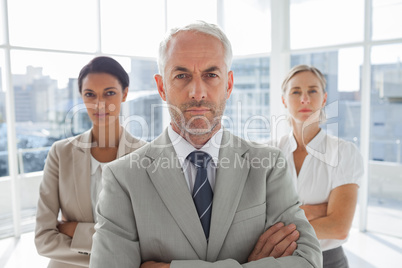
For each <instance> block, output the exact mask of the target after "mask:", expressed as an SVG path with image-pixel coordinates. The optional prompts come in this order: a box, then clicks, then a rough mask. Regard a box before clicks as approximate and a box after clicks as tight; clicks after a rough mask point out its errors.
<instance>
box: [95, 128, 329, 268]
mask: <svg viewBox="0 0 402 268" xmlns="http://www.w3.org/2000/svg"><path fill="white" fill-rule="evenodd" d="M258 146H259V147H262V145H255V144H254V145H253V144H250V143H247V142H246V141H244V140H242V139H240V138H238V137H236V136H234V135H232V134H230V133H229V132H228V131H224V134H223V138H222V145H221V149H220V153H219V165H218V170H217V174H216V185H215V188H214V200H213V205H212V219H211V229H210V236H209V242H208V243H207V241H206V239H205V235H204V233H203V229H202V226H201V223H200V221H199V218H198V215H197V211H196V209H195V206H194V203H193V200H192V197H191V194H190V192H189V190H188V187H187V184H186V181H185V177H184V174H183V172H182V169H181V166H180V163H179V161H178V159H177V155H176V152H175V150H174V148H173V146H172V144H171V141H170V139H169V136H168V133H167V131H165V132H164V133H163V134H162V135H161V136H160V137H158V138H157V139H156V140H155V141H153V142H152V143H150V144H148V145H146V146H144V147H142V148H140V149H139V150H137V151H136V152H134V153H131V154H130V155H128V157H127V158H126V159H125V160H122V161H116V162H113V163H111V164H109V165H107V168H106V169H105V170H104V173H103V183H104V185H103V190H102V192H101V196H100V198H99V203H98V206H97V214H98V223H97V224H96V226H95V229H96V232H95V234H94V237H93V241H94V242H93V249H92V255H91V261H90V267H94V268H95V267H96V268H99V267H107V268H110V267H119V268H124V267H127V268H128V267H131V268H133V267H139V266H140V265H141V263H142V262H145V261H149V260H153V261H162V262H171V267H230V268H233V267H321V266H322V256H321V251H320V246H319V243H318V240H317V238H316V236H315V232H314V230H313V228H312V227H311V225H310V224H309V222H308V221H307V219H306V218H305V216H304V212H303V210H301V209H300V208H299V205H300V204H299V203H298V201H297V195H296V192H295V189H294V186H293V184H292V180H291V177H290V173H289V172H288V168H287V164H286V160H285V158H284V157H283V156H282V153H281V152H280V151H279V150H277V149H274V148H271V147H269V148H268V147H265V148H256V147H258ZM279 221H281V222H284V223H285V224H290V223H295V224H296V226H297V230H298V231H299V232H300V238H299V240H298V248H297V250H296V251H295V252H294V254H293V256H289V257H284V258H278V259H274V258H264V259H261V260H259V261H255V262H250V263H246V262H247V257H248V256H249V254H250V253H251V251H252V249H253V248H254V246H255V244H256V242H257V240H258V238H259V236H260V235H261V234H262V233H263V232H264V231H265V230H267V229H268V228H269V227H270V226H272V225H273V224H275V223H277V222H279Z"/></svg>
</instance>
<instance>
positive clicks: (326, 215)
mask: <svg viewBox="0 0 402 268" xmlns="http://www.w3.org/2000/svg"><path fill="white" fill-rule="evenodd" d="M325 86H326V80H325V77H324V76H323V75H322V73H321V72H320V71H319V70H318V69H317V68H315V67H312V66H307V65H298V66H295V67H294V68H292V69H291V70H290V72H289V74H288V75H287V77H286V79H285V80H284V81H283V84H282V102H283V104H284V105H285V107H286V109H287V110H288V115H289V122H290V124H291V127H292V131H291V132H290V133H289V135H286V136H284V137H282V138H281V139H280V141H279V144H278V147H279V148H280V149H281V150H282V151H283V153H284V154H285V155H286V158H287V160H288V162H289V165H290V167H291V172H292V173H293V174H292V175H293V180H294V184H295V187H296V190H297V192H298V194H299V198H300V201H301V203H302V206H301V208H302V209H303V210H304V212H305V214H306V217H307V219H308V220H309V222H310V223H311V225H312V226H313V227H314V230H315V232H316V234H317V237H318V239H319V241H320V244H321V249H322V251H323V260H324V268H330V267H348V262H347V258H346V256H345V254H344V252H343V249H342V244H343V243H344V242H345V241H346V239H347V237H348V234H349V230H350V227H351V225H352V220H353V216H354V213H355V207H356V202H357V192H358V188H359V180H360V178H361V176H362V174H363V163H362V157H361V155H360V153H359V151H358V149H357V148H356V146H355V145H354V144H352V143H350V142H347V141H344V140H342V139H339V138H337V137H334V136H331V135H329V134H327V133H326V132H325V131H324V130H323V129H321V128H320V122H322V120H323V119H324V118H325V115H324V113H323V108H324V106H325V104H326V101H327V92H326V90H325Z"/></svg>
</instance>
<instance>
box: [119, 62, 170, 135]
mask: <svg viewBox="0 0 402 268" xmlns="http://www.w3.org/2000/svg"><path fill="white" fill-rule="evenodd" d="M157 72H158V66H157V63H156V60H147V59H135V58H134V59H132V61H131V73H130V91H129V95H128V98H127V101H126V103H125V104H124V106H123V109H122V110H123V120H122V124H123V125H124V126H125V127H127V128H128V130H129V131H130V132H131V134H133V135H134V136H136V137H137V138H140V139H143V140H147V141H151V140H154V139H155V138H156V137H157V136H159V134H161V133H162V130H163V116H164V115H163V113H166V115H165V116H169V115H168V111H167V109H163V108H162V103H163V102H162V99H161V97H160V96H159V93H158V90H157V89H156V83H155V81H154V79H153V76H154V74H156V73H157Z"/></svg>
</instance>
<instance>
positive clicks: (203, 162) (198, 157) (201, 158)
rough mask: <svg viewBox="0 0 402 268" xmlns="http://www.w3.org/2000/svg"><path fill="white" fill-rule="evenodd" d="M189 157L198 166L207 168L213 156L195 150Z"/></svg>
mask: <svg viewBox="0 0 402 268" xmlns="http://www.w3.org/2000/svg"><path fill="white" fill-rule="evenodd" d="M187 159H188V160H189V161H190V162H191V163H193V164H194V166H196V167H197V168H200V167H202V168H207V166H208V163H209V161H211V159H212V157H211V156H210V155H209V154H208V153H206V152H203V151H193V152H191V153H190V154H189V155H188V156H187Z"/></svg>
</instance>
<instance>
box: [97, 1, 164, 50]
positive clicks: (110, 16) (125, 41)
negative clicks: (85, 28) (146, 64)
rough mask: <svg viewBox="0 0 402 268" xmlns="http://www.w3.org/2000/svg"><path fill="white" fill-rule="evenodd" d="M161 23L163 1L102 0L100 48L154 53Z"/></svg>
mask: <svg viewBox="0 0 402 268" xmlns="http://www.w3.org/2000/svg"><path fill="white" fill-rule="evenodd" d="M164 23H165V12H164V5H163V1H160V0H148V1H126V0H102V1H101V24H102V27H101V29H102V51H103V52H106V53H116V54H127V55H135V56H150V57H156V56H157V53H158V46H159V42H160V40H161V38H162V36H163V34H164V33H165V25H164Z"/></svg>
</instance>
